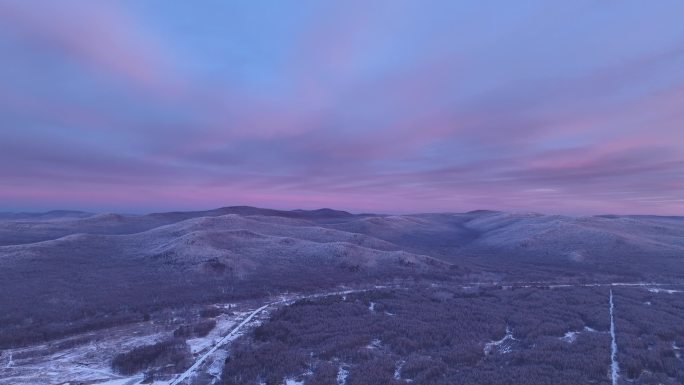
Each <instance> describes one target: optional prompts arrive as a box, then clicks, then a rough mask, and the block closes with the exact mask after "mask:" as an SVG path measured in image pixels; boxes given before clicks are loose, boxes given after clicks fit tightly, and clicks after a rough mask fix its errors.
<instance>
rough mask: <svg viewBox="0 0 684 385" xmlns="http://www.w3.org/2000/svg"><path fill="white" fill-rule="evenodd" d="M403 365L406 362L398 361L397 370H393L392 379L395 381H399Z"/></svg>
mask: <svg viewBox="0 0 684 385" xmlns="http://www.w3.org/2000/svg"><path fill="white" fill-rule="evenodd" d="M405 363H406V361H399V362H398V363H397V368H396V369H394V379H395V380H401V368H403V367H404V364H405Z"/></svg>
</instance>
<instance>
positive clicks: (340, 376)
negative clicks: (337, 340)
mask: <svg viewBox="0 0 684 385" xmlns="http://www.w3.org/2000/svg"><path fill="white" fill-rule="evenodd" d="M347 376H349V370H348V369H347V367H346V366H344V365H340V368H339V369H338V370H337V385H346V384H347Z"/></svg>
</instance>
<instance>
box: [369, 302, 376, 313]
mask: <svg viewBox="0 0 684 385" xmlns="http://www.w3.org/2000/svg"><path fill="white" fill-rule="evenodd" d="M368 310H370V311H371V312H374V311H375V302H371V303H370V305H368Z"/></svg>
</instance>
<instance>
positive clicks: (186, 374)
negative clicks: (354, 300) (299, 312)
mask: <svg viewBox="0 0 684 385" xmlns="http://www.w3.org/2000/svg"><path fill="white" fill-rule="evenodd" d="M376 288H380V287H376ZM367 290H369V289H359V290H345V291H334V292H326V293H318V294H311V295H303V296H296V297H294V298H281V299H280V300H277V301H273V302H269V303H267V304H265V305H263V306H262V307H260V308H258V309H256V310H254V311H253V312H251V313H250V314H249V315H248V316H247V317H246V318H245V319H244V320H242V322H240V324H239V325H237V326H236V327H235V328H233V330H231V332H230V333H228V334H226V335H225V336H224V337H223V338H221V339H220V340H219V341H218V342H217V343H216V344H214V346H212V347H211V349H209V350H208V351H207V352H206V353H204V354H203V355H202V356H200V357H199V358H198V359H197V360H196V361H195V363H194V364H192V366H190V367H189V368H188V369H187V370H186V371H184V372H183V373H181V374H179V375H178V377H176V378H175V379H173V380H171V381H169V382H168V385H178V384H180V383H182V382H183V381H185V380H186V379H187V378H188V377H190V375H192V373H194V372H195V371H197V369H199V367H200V366H202V364H203V363H204V361H206V360H207V358H209V357H210V356H211V355H212V354H214V352H216V350H217V349H218V348H220V347H221V346H223V345H225V344H226V343H228V342H230V341H232V340H234V339H235V338H236V337H237V336H238V333H239V332H240V330H241V329H242V328H243V327H244V326H245V325H247V324H248V323H249V322H250V321H252V319H254V317H256V316H257V315H259V313H261V312H263V311H264V310H266V309H267V308H268V307H270V306H276V305H288V304H290V303H292V302H294V301H296V300H299V299H305V298H317V297H327V296H331V295H344V294H351V293H358V292H363V291H367Z"/></svg>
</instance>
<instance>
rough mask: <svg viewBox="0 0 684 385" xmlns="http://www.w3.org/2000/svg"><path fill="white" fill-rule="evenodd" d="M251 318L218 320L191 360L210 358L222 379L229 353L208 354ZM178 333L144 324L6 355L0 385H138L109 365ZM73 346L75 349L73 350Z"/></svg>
mask: <svg viewBox="0 0 684 385" xmlns="http://www.w3.org/2000/svg"><path fill="white" fill-rule="evenodd" d="M222 306H226V305H222ZM250 314H251V313H250V312H246V311H240V312H235V313H234V314H232V315H229V314H221V315H220V316H218V317H216V321H217V323H216V327H215V328H214V329H213V330H212V331H211V332H210V333H209V334H208V335H207V336H206V337H201V338H193V339H189V340H187V343H188V345H189V346H190V348H191V351H192V353H193V355H195V356H196V357H200V356H204V355H206V357H204V360H203V361H202V362H203V363H206V364H207V370H208V371H209V372H210V373H211V374H213V375H214V376H216V377H218V376H219V375H220V372H221V369H222V364H223V360H224V359H225V356H226V353H225V352H224V351H217V350H216V349H214V350H213V351H211V354H207V352H209V351H210V350H211V349H212V347H214V346H216V344H217V343H218V342H219V341H221V339H222V338H223V337H224V336H225V335H227V334H229V333H230V332H231V330H232V329H233V328H234V327H235V325H236V324H237V323H238V322H240V321H241V320H243V319H244V318H246V317H247V316H248V315H250ZM174 327H175V324H174V323H170V324H165V323H159V322H157V323H155V322H141V323H137V324H134V325H126V326H120V327H116V328H111V329H105V330H100V331H97V332H90V333H86V334H81V335H76V336H72V337H69V338H67V339H62V340H57V341H52V342H50V343H46V344H40V345H35V346H30V347H26V348H20V349H10V350H6V351H4V352H3V354H2V356H1V357H0V361H1V360H3V358H5V357H7V359H6V360H5V362H3V363H2V364H0V385H52V384H66V383H71V384H81V383H83V384H106V385H133V384H138V383H140V382H141V381H142V380H143V377H142V375H141V374H139V375H134V376H122V375H119V374H117V373H114V372H113V371H112V369H111V367H110V363H111V360H112V358H113V356H114V355H116V354H118V353H121V352H125V351H129V350H131V349H133V348H136V347H139V346H144V345H151V344H154V343H156V342H159V341H162V340H164V339H166V338H170V337H171V336H172V335H173V330H174ZM236 334H237V333H236ZM224 342H225V341H224ZM72 343H73V344H75V345H74V346H71V344H72ZM61 346H63V347H64V348H61ZM219 363H220V364H221V365H218V364H219ZM155 383H157V384H162V383H163V382H160V381H157V382H155Z"/></svg>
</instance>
